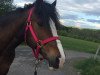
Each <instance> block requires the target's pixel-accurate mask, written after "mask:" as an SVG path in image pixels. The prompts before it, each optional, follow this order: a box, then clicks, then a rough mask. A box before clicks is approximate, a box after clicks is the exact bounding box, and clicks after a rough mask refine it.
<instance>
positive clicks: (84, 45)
mask: <svg viewBox="0 0 100 75" xmlns="http://www.w3.org/2000/svg"><path fill="white" fill-rule="evenodd" d="M60 38H61V42H62V45H63V47H64V49H67V50H75V51H83V52H90V53H95V52H96V50H97V48H98V46H99V45H100V43H95V42H90V41H84V40H79V39H74V38H70V37H64V36H61V37H60Z"/></svg>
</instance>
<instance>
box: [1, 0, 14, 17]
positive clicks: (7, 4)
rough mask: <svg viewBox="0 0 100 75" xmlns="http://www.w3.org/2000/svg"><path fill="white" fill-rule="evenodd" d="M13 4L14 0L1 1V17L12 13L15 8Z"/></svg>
mask: <svg viewBox="0 0 100 75" xmlns="http://www.w3.org/2000/svg"><path fill="white" fill-rule="evenodd" d="M12 3H13V0H0V15H2V14H4V13H7V12H9V11H11V10H12V9H13V8H14V6H13V5H12Z"/></svg>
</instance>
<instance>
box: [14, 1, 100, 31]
mask: <svg viewBox="0 0 100 75" xmlns="http://www.w3.org/2000/svg"><path fill="white" fill-rule="evenodd" d="M34 1H35V0H14V5H16V6H18V7H23V6H24V4H28V3H33V2H34ZM44 1H48V2H50V3H52V2H53V1H54V0H44ZM56 7H57V11H58V13H59V15H60V21H61V23H62V24H63V25H65V26H71V27H77V28H80V29H81V28H90V29H99V30H100V0H57V6H56Z"/></svg>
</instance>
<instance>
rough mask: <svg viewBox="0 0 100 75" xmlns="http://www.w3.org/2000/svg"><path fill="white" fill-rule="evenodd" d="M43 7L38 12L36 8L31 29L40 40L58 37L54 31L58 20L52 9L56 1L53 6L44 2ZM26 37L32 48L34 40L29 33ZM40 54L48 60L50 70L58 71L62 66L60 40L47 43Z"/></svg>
mask: <svg viewBox="0 0 100 75" xmlns="http://www.w3.org/2000/svg"><path fill="white" fill-rule="evenodd" d="M39 1H41V0H37V1H36V2H37V3H38V2H39ZM41 3H42V2H41ZM43 5H44V6H42V7H44V9H45V10H43V9H42V8H40V7H38V8H40V10H38V8H37V10H36V14H35V15H36V16H35V18H33V19H35V20H33V21H32V23H33V24H32V25H33V28H34V30H35V32H36V34H37V36H38V38H39V39H40V40H44V39H47V38H49V37H54V36H58V35H57V30H56V25H57V24H58V19H57V15H56V13H55V9H54V7H55V5H56V1H55V2H54V3H53V4H47V3H45V2H44V4H43ZM46 5H47V6H46ZM45 6H46V7H45ZM47 7H48V9H47ZM50 9H52V10H50ZM49 10H50V11H49ZM43 11H44V12H43ZM48 12H49V13H48ZM45 15H46V16H45ZM27 35H28V38H27V43H28V45H29V46H31V47H32V48H33V47H35V46H36V44H35V43H34V39H33V38H32V36H31V34H30V32H29V33H28V34H27ZM40 54H41V55H42V56H44V57H45V58H46V59H47V60H48V62H49V67H50V69H58V68H61V67H63V64H64V62H65V55H64V51H63V48H62V45H61V42H60V40H55V41H52V42H49V43H47V44H46V45H45V46H43V49H41V51H40Z"/></svg>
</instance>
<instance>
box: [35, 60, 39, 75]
mask: <svg viewBox="0 0 100 75" xmlns="http://www.w3.org/2000/svg"><path fill="white" fill-rule="evenodd" d="M39 64H40V60H37V59H36V61H35V71H34V75H37V70H38V65H39Z"/></svg>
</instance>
